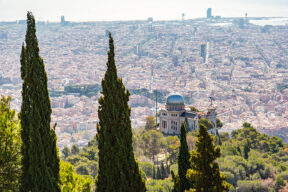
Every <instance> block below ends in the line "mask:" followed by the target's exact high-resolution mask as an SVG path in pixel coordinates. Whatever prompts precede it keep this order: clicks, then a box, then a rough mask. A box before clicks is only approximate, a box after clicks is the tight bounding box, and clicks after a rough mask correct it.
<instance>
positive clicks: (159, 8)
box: [0, 0, 288, 21]
mask: <svg viewBox="0 0 288 192" xmlns="http://www.w3.org/2000/svg"><path fill="white" fill-rule="evenodd" d="M208 7H211V8H212V10H213V15H221V16H222V17H240V16H244V14H245V13H246V12H247V13H248V16H251V17H262V16H267V17H278V16H281V17H288V0H0V21H15V20H21V19H25V17H26V12H27V11H28V10H29V11H32V12H33V14H34V16H35V17H36V19H37V20H38V21H39V20H40V21H60V16H61V15H64V16H65V19H66V20H68V21H114V20H143V19H147V18H148V17H153V19H154V20H174V19H181V14H182V13H185V18H186V19H193V18H198V17H205V15H206V10H207V8H208Z"/></svg>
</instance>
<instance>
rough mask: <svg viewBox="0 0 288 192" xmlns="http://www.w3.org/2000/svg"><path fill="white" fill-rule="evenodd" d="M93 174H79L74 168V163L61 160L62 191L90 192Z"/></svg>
mask: <svg viewBox="0 0 288 192" xmlns="http://www.w3.org/2000/svg"><path fill="white" fill-rule="evenodd" d="M92 183H93V182H92V178H91V176H81V175H78V174H77V173H76V172H75V171H74V170H73V165H71V164H70V163H68V162H63V161H61V162H60V188H61V191H62V192H90V191H91V188H92V187H91V185H92Z"/></svg>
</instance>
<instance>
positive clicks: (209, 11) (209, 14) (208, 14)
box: [207, 8, 212, 18]
mask: <svg viewBox="0 0 288 192" xmlns="http://www.w3.org/2000/svg"><path fill="white" fill-rule="evenodd" d="M211 17H212V8H208V9H207V18H211Z"/></svg>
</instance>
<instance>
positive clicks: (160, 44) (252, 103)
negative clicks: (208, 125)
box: [0, 8, 288, 149]
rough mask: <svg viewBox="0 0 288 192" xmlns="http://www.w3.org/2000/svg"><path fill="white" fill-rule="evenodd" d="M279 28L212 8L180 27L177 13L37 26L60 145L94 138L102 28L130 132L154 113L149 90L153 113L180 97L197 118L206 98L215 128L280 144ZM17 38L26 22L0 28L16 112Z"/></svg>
mask: <svg viewBox="0 0 288 192" xmlns="http://www.w3.org/2000/svg"><path fill="white" fill-rule="evenodd" d="M274 23H277V24H276V25H275V24H274ZM287 23H288V19H287V18H265V17H261V18H260V17H249V13H246V14H244V16H243V17H239V18H226V17H221V16H213V10H212V9H211V8H209V9H207V17H206V18H199V19H187V20H186V19H185V13H183V14H181V19H180V20H172V21H154V20H153V18H152V17H149V18H148V19H147V20H138V21H111V22H108V21H107V22H100V21H99V22H70V21H66V20H65V17H64V16H62V17H61V18H59V22H50V23H49V22H42V21H41V22H37V36H38V40H39V46H40V47H41V49H40V55H41V56H42V58H43V59H44V63H45V68H46V71H47V75H48V79H49V81H48V88H49V92H50V99H51V105H52V111H53V112H52V122H53V124H54V123H55V122H57V128H56V133H57V137H58V146H59V147H60V148H61V149H62V148H63V147H64V146H67V145H68V146H72V145H73V144H77V145H79V146H84V145H86V144H87V143H88V141H89V140H91V139H92V138H93V137H94V135H95V134H96V123H97V121H98V112H97V110H98V106H99V104H98V98H99V96H100V95H101V93H100V90H101V80H102V78H103V76H104V73H105V70H106V65H105V63H106V60H107V50H108V46H107V41H108V32H109V31H111V32H112V34H113V37H114V40H115V47H116V48H115V53H116V65H117V68H118V74H119V76H120V77H122V78H123V82H124V84H125V86H126V88H127V89H129V90H130V93H131V96H130V101H129V104H130V106H131V108H132V112H131V121H132V127H133V128H134V129H137V128H139V127H143V126H144V125H145V118H146V117H147V116H151V115H153V116H155V114H156V107H155V106H156V92H157V93H158V96H157V99H158V101H157V110H160V109H162V108H164V105H165V98H166V97H167V96H168V95H169V94H173V93H179V94H181V95H183V97H184V99H185V104H186V107H187V108H189V106H193V107H195V108H197V109H199V110H200V111H205V110H206V109H207V108H208V106H209V104H210V100H209V97H213V103H214V104H215V105H216V106H217V110H216V111H217V117H218V118H219V119H221V121H222V122H223V128H222V129H221V131H225V132H230V131H232V130H234V129H237V128H239V127H240V126H241V125H242V123H243V122H249V123H251V124H252V125H253V126H254V127H256V128H257V129H258V131H260V132H265V133H268V134H269V135H276V136H279V137H281V138H282V139H283V140H284V141H287V139H288V136H287V130H288V123H287V122H288V121H287V120H288V119H287V117H288V111H287V110H288V96H287V94H288V89H287V88H288V68H287V66H288V64H287V62H288V54H287V52H288V43H287V39H288V25H287ZM285 24H286V25H285ZM25 31H26V21H25V20H19V21H15V22H12V21H11V22H0V61H1V62H0V68H1V72H0V92H1V94H3V95H5V96H8V95H10V96H11V97H12V106H13V108H15V109H16V110H17V111H18V112H19V111H20V106H21V86H22V80H21V77H20V62H19V60H20V52H21V45H22V42H23V41H24V37H25ZM76 89H78V91H77V90H76ZM71 90H72V91H71ZM73 90H74V91H73ZM75 90H76V91H75ZM79 90H80V91H79ZM81 90H82V91H81ZM83 90H84V91H83ZM91 90H92V91H91ZM89 91H90V92H89Z"/></svg>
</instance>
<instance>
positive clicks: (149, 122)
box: [145, 116, 156, 129]
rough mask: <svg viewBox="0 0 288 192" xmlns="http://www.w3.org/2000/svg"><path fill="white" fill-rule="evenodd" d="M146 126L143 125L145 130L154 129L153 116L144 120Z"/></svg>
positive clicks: (154, 121)
mask: <svg viewBox="0 0 288 192" xmlns="http://www.w3.org/2000/svg"><path fill="white" fill-rule="evenodd" d="M145 121H146V124H145V129H152V128H155V126H156V120H155V117H154V116H147V117H146V119H145Z"/></svg>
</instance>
